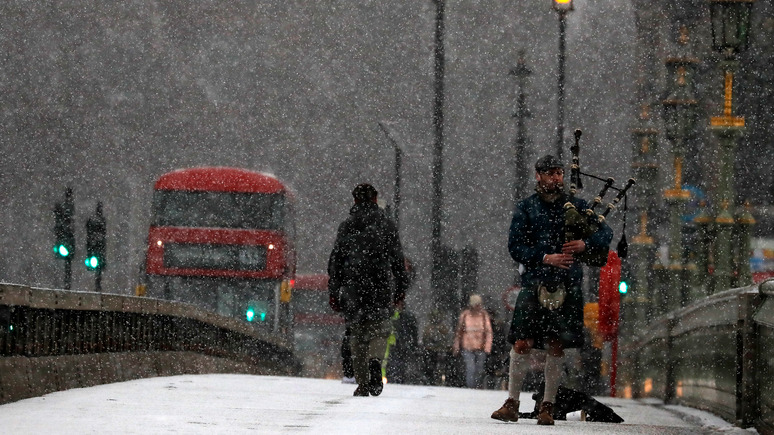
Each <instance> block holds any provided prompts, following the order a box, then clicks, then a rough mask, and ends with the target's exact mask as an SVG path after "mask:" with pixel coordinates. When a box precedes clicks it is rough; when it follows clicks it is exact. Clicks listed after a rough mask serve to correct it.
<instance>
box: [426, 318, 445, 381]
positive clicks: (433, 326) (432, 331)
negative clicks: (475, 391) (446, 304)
mask: <svg viewBox="0 0 774 435" xmlns="http://www.w3.org/2000/svg"><path fill="white" fill-rule="evenodd" d="M451 343H452V331H451V328H450V327H449V325H448V324H447V322H446V320H445V319H444V316H443V314H442V313H441V312H440V311H438V310H437V309H435V310H433V311H431V312H430V314H428V315H427V324H426V325H425V329H424V330H423V331H422V344H423V347H424V355H423V358H422V365H423V366H424V376H423V377H424V380H425V383H426V384H427V385H444V383H445V381H446V376H447V375H446V365H447V361H446V360H447V355H448V354H449V349H450V348H451V346H450V344H451Z"/></svg>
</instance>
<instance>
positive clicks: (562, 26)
mask: <svg viewBox="0 0 774 435" xmlns="http://www.w3.org/2000/svg"><path fill="white" fill-rule="evenodd" d="M572 1H573V0H553V8H554V10H555V11H556V12H557V13H558V14H559V80H558V81H559V97H558V100H557V123H556V157H557V158H558V159H559V161H561V160H562V151H563V150H562V149H563V148H564V60H565V54H564V53H565V36H566V33H567V32H566V27H567V13H568V12H570V11H571V10H573V6H572Z"/></svg>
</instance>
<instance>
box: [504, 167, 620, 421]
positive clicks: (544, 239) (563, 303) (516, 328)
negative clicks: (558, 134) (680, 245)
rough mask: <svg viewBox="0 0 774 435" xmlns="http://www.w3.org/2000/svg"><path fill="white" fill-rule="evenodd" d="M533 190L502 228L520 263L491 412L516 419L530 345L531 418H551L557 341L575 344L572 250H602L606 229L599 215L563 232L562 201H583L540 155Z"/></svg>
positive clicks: (577, 281)
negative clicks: (498, 396) (536, 387)
mask: <svg viewBox="0 0 774 435" xmlns="http://www.w3.org/2000/svg"><path fill="white" fill-rule="evenodd" d="M535 171H536V173H535V179H536V181H537V188H536V191H537V193H535V194H533V195H531V196H530V197H528V198H526V199H524V200H522V201H520V202H519V203H518V204H517V205H516V208H515V210H514V213H513V219H512V221H511V227H510V232H509V234H508V250H509V251H510V254H511V257H513V259H514V260H515V261H517V262H519V263H521V264H522V265H523V266H524V267H525V269H526V270H525V272H524V274H523V275H522V277H521V280H522V290H521V292H520V293H519V296H518V298H517V300H516V304H515V309H514V311H513V319H512V321H511V327H510V330H509V333H508V341H509V342H510V343H511V344H513V348H512V349H511V350H510V358H511V360H510V366H509V373H508V396H509V397H508V399H507V400H506V401H505V403H504V404H503V406H502V407H501V408H500V409H498V410H497V411H495V412H494V413H492V418H494V419H497V420H502V421H517V420H518V419H519V414H518V411H519V392H520V390H521V385H522V381H523V380H524V376H525V374H526V372H527V370H528V369H529V357H528V354H529V353H530V351H531V350H532V349H533V348H535V349H545V350H546V363H545V367H544V371H543V373H544V377H545V389H544V392H543V398H542V402H541V404H540V409H539V413H538V416H537V423H538V424H539V425H553V424H554V418H553V407H554V402H555V401H556V392H557V390H558V388H559V379H560V376H561V370H562V363H563V358H564V349H568V348H578V347H580V346H581V345H582V344H583V293H582V291H581V282H582V281H583V269H582V267H581V264H580V263H579V262H578V261H576V260H575V257H574V256H575V255H576V254H580V253H582V252H593V250H606V249H607V248H608V246H609V244H610V241H611V239H612V237H613V232H612V230H611V229H610V227H609V226H608V225H607V224H606V223H604V222H602V223H601V224H600V225H599V228H598V230H597V231H596V232H595V233H593V234H592V235H591V236H589V237H588V238H587V239H585V240H564V238H565V228H564V225H565V216H564V205H565V204H566V203H567V202H571V203H572V204H573V205H574V206H575V207H576V208H577V210H579V211H582V210H586V209H588V204H587V203H586V201H583V200H582V199H579V198H574V197H569V196H568V195H566V194H565V192H564V169H563V167H562V164H561V162H560V161H559V160H557V159H556V158H555V157H553V156H551V155H547V156H545V157H543V158H541V159H540V160H538V161H537V163H536V164H535Z"/></svg>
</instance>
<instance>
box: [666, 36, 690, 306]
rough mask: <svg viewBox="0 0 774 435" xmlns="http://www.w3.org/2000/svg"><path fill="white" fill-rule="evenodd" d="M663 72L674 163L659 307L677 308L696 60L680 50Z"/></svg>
mask: <svg viewBox="0 0 774 435" xmlns="http://www.w3.org/2000/svg"><path fill="white" fill-rule="evenodd" d="M678 42H679V43H680V45H681V46H685V45H686V44H687V43H688V31H687V28H685V27H683V28H682V29H681V31H680V38H679V41H678ZM665 63H666V67H667V71H668V72H667V74H668V77H671V78H672V80H671V81H670V85H669V96H668V97H667V98H666V99H665V100H664V101H663V102H662V104H663V106H664V127H665V130H666V137H667V139H668V140H669V142H670V143H671V145H672V150H671V151H672V159H673V164H674V173H673V176H672V177H673V180H672V181H674V184H673V186H672V188H670V189H667V190H665V191H664V199H665V200H666V203H667V206H668V208H669V264H668V265H667V269H668V271H667V277H668V279H667V285H666V286H664V287H663V290H664V292H663V293H662V297H663V300H662V302H661V304H662V306H661V308H662V309H666V311H669V310H670V309H676V308H679V307H680V306H681V305H682V304H683V303H684V302H685V300H686V297H687V295H686V292H687V289H686V284H687V283H686V282H685V279H684V277H683V274H684V273H683V269H684V268H683V244H682V226H683V225H682V220H681V214H682V212H683V209H684V206H685V203H686V202H687V201H688V200H689V199H690V192H688V191H687V190H684V189H683V188H682V171H683V158H684V156H685V140H686V139H687V138H688V137H690V136H691V135H692V134H693V132H694V127H695V124H696V106H697V105H698V101H697V100H696V98H695V97H694V91H693V83H694V80H693V75H694V69H695V66H696V64H698V63H699V60H698V59H696V58H693V57H691V56H688V55H685V54H682V55H680V56H677V57H670V58H667V60H666V62H665Z"/></svg>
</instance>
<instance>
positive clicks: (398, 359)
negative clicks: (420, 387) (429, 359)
mask: <svg viewBox="0 0 774 435" xmlns="http://www.w3.org/2000/svg"><path fill="white" fill-rule="evenodd" d="M396 308H397V310H396V312H395V315H394V316H393V322H392V326H393V328H394V329H393V330H394V332H395V344H394V345H392V347H391V348H390V356H389V362H388V363H387V379H388V381H389V382H392V383H395V384H410V383H413V381H414V367H415V366H416V359H417V355H416V354H417V344H418V341H419V337H418V327H417V318H416V316H414V314H413V313H412V312H411V311H409V310H407V309H406V303H405V301H399V302H398V304H397V307H396Z"/></svg>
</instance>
